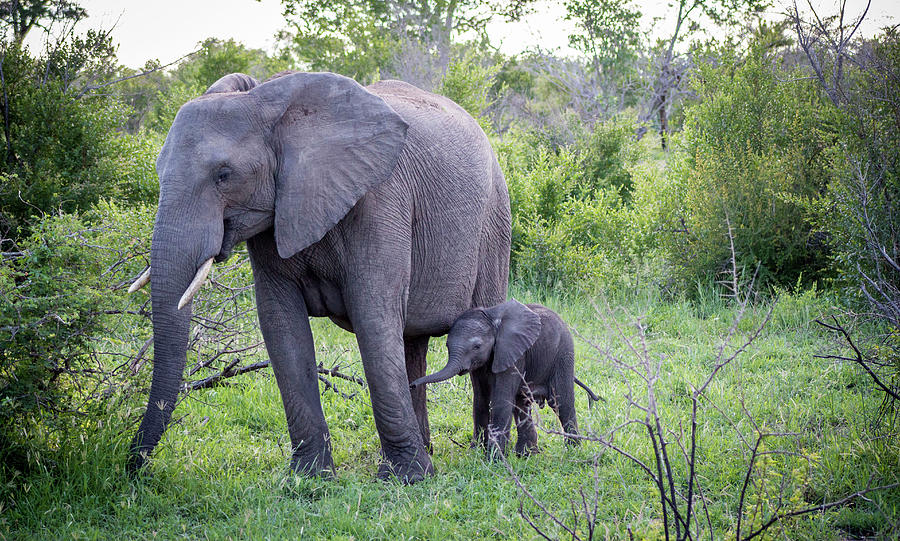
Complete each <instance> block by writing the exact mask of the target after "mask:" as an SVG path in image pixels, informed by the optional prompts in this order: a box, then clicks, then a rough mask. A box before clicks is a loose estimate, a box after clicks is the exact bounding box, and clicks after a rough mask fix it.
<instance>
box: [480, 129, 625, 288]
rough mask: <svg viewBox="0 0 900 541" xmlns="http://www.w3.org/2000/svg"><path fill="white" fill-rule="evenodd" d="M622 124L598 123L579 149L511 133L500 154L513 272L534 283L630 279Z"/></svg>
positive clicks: (604, 283)
mask: <svg viewBox="0 0 900 541" xmlns="http://www.w3.org/2000/svg"><path fill="white" fill-rule="evenodd" d="M626 133H627V128H625V125H624V124H618V123H610V124H607V125H600V124H598V125H597V127H596V130H595V131H594V132H593V133H591V134H588V135H586V136H585V137H584V139H583V140H584V141H586V142H585V144H584V146H583V147H582V148H581V151H580V152H578V151H575V150H570V149H568V148H561V149H558V150H552V147H551V146H550V145H548V144H547V143H546V142H545V140H544V139H543V137H542V136H541V135H536V134H531V133H521V132H511V133H508V134H507V135H506V136H505V137H504V139H503V141H502V142H500V143H499V145H498V155H499V157H500V161H501V165H502V167H503V169H504V174H505V176H506V182H507V185H508V186H509V193H510V204H511V208H512V250H511V252H512V253H511V260H510V263H511V264H510V267H511V272H512V274H513V276H514V277H515V278H517V279H519V280H522V281H524V282H526V283H527V284H528V285H532V286H538V287H555V286H558V285H562V286H564V287H567V288H569V287H574V288H576V289H577V288H584V289H588V290H597V289H599V288H601V287H603V288H609V287H615V286H616V285H618V284H622V283H624V282H625V281H627V278H626V276H625V275H626V269H627V268H628V267H629V265H630V264H631V263H632V262H633V256H634V255H635V253H636V250H635V247H634V246H632V245H631V244H630V243H631V242H632V241H633V240H635V237H634V236H633V235H632V234H631V233H632V229H633V228H632V226H631V224H630V223H629V222H630V221H631V220H633V219H634V212H633V210H632V209H631V208H630V206H629V205H628V204H627V203H626V201H627V200H628V199H630V198H631V190H632V178H631V173H630V171H629V170H628V168H627V166H626V159H627V158H629V156H630V153H631V150H630V145H629V143H628V137H627V135H626Z"/></svg>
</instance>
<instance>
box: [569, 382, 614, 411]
mask: <svg viewBox="0 0 900 541" xmlns="http://www.w3.org/2000/svg"><path fill="white" fill-rule="evenodd" d="M575 383H577V384H578V386H579V387H581V388H582V389H584V390H585V391H587V394H588V408H591V407H593V405H594V402H606V400H604V399H603V397H602V396H597V395H596V394H594V391H592V390H591V389H590V388H589V387H588V386H587V385H585V384H584V383H582V382H581V380H579V379H578V378H575Z"/></svg>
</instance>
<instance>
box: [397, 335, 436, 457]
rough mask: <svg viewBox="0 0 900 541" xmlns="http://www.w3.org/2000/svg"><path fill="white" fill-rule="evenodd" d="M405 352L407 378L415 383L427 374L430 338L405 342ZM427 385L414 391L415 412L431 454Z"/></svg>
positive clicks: (423, 438)
mask: <svg viewBox="0 0 900 541" xmlns="http://www.w3.org/2000/svg"><path fill="white" fill-rule="evenodd" d="M403 351H404V354H405V355H406V377H407V379H408V380H409V382H410V383H411V382H413V381H415V380H417V379H419V378H421V377H423V376H425V372H426V365H427V363H426V361H425V355H426V353H428V337H427V336H423V337H419V338H412V339H409V340H405V341H404V342H403ZM426 387H427V386H426V385H418V386H416V388H415V389H412V391H411V394H412V404H413V410H415V412H416V418H417V419H418V421H419V430H420V431H421V432H422V442H423V443H424V444H425V448H426V449H428V452H429V453H430V452H431V451H432V449H431V430H430V429H429V427H428V404H427V402H426V395H425V388H426Z"/></svg>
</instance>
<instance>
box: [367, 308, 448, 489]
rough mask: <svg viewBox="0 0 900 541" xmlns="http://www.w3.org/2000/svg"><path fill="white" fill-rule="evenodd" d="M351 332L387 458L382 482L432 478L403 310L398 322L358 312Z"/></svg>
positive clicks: (375, 313)
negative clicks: (409, 371)
mask: <svg viewBox="0 0 900 541" xmlns="http://www.w3.org/2000/svg"><path fill="white" fill-rule="evenodd" d="M353 328H354V330H355V332H356V340H357V343H358V344H359V352H360V354H361V355H362V361H363V369H364V370H365V374H366V381H367V382H368V385H369V394H370V395H371V397H372V413H373V415H374V417H375V428H376V429H378V437H379V439H380V440H381V452H382V455H383V457H384V462H383V463H382V464H381V466H380V467H379V469H378V477H379V478H381V479H387V478H390V477H392V476H394V477H397V478H398V479H400V480H401V481H403V482H405V483H414V482H416V481H420V480H422V479H423V478H424V477H425V476H426V475H431V474H433V473H434V468H433V466H432V465H431V457H430V456H429V455H428V451H426V449H425V444H424V442H423V440H422V431H421V429H420V427H419V422H418V419H417V417H416V412H415V410H414V408H413V402H412V396H411V395H410V392H409V379H408V378H407V375H406V362H405V355H404V347H403V335H402V334H403V331H402V328H403V327H402V325H401V323H400V317H399V310H398V311H397V315H396V316H395V317H389V316H387V315H386V311H384V310H372V311H371V312H366V311H358V312H357V313H356V314H355V317H354V321H353Z"/></svg>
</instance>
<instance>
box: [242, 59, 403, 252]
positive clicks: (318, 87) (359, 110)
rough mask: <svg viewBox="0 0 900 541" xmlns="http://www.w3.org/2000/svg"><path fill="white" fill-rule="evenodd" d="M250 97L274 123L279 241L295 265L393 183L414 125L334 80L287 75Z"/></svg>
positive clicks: (356, 86) (357, 89)
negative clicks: (305, 251)
mask: <svg viewBox="0 0 900 541" xmlns="http://www.w3.org/2000/svg"><path fill="white" fill-rule="evenodd" d="M250 94H251V95H255V96H257V97H258V98H259V100H260V103H261V105H262V107H263V111H264V113H263V114H264V115H265V117H266V120H267V121H268V122H271V124H272V129H273V132H272V133H273V146H274V148H275V149H276V152H275V153H276V158H277V160H278V169H277V171H276V174H275V187H276V193H275V241H276V243H277V245H278V254H279V255H280V256H281V257H283V258H288V257H291V256H292V255H294V254H296V253H297V252H299V251H300V250H302V249H304V248H306V247H307V246H309V245H311V244H313V243H315V242H318V241H319V240H321V238H322V237H323V236H324V235H325V233H327V232H328V230H329V229H331V228H332V227H334V225H335V224H337V223H338V222H339V221H340V220H341V218H343V217H344V216H345V215H346V214H347V213H348V212H349V211H350V209H351V208H353V206H354V205H355V204H356V202H357V201H359V199H360V198H361V197H362V196H363V195H365V194H366V193H367V192H369V191H370V190H372V189H374V188H376V187H377V186H379V185H380V184H381V183H383V182H384V181H386V180H387V179H388V178H390V176H391V174H392V173H393V171H394V168H395V167H396V165H397V161H398V160H399V157H400V151H401V150H402V149H403V145H404V143H405V141H406V129H407V124H406V122H405V121H404V120H403V119H402V118H400V115H398V114H397V113H396V112H394V110H393V109H391V107H390V106H389V105H388V104H387V103H385V101H384V100H383V99H381V98H379V97H378V96H376V95H374V94H372V93H371V92H369V91H368V90H366V89H365V88H363V87H362V86H360V84H359V83H357V82H356V81H354V80H353V79H348V78H347V77H343V76H341V75H336V74H333V73H291V74H287V75H283V76H281V77H278V78H276V79H272V80H269V81H267V82H265V83H263V84H261V85H260V86H258V87H256V88H254V89H253V90H252V91H251V92H250Z"/></svg>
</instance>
